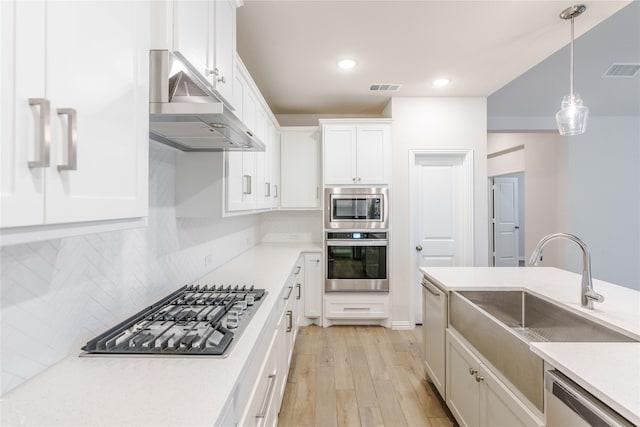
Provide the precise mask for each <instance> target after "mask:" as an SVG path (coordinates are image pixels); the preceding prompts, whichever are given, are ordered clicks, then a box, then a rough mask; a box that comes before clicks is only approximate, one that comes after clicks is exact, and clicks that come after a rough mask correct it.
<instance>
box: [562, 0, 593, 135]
mask: <svg viewBox="0 0 640 427" xmlns="http://www.w3.org/2000/svg"><path fill="white" fill-rule="evenodd" d="M585 10H587V7H586V6H585V5H583V4H577V5H574V6H571V7H569V8H567V9H565V10H563V11H562V12H561V13H560V18H562V19H571V65H570V72H569V85H570V92H569V95H565V96H564V97H563V98H562V103H561V104H560V111H558V112H557V113H556V123H557V124H558V131H560V135H579V134H581V133H584V131H585V130H586V128H587V119H588V118H589V109H588V108H587V107H585V106H584V105H582V99H581V98H580V95H578V94H577V93H573V19H574V18H576V17H577V16H580V14H582V12H584V11H585Z"/></svg>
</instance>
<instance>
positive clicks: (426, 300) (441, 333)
mask: <svg viewBox="0 0 640 427" xmlns="http://www.w3.org/2000/svg"><path fill="white" fill-rule="evenodd" d="M423 286H425V285H423ZM426 286H428V288H426V289H425V288H424V287H423V289H422V307H423V309H422V331H423V345H424V351H423V354H424V363H425V369H426V371H427V374H428V375H429V378H431V381H432V382H433V384H434V385H435V386H436V389H438V391H439V392H440V395H441V396H442V397H443V398H444V397H445V346H446V336H445V335H446V328H447V295H446V294H445V293H444V292H442V291H441V290H440V289H438V288H436V287H435V286H433V285H432V284H430V283H427V284H426Z"/></svg>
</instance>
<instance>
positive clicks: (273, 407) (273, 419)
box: [239, 330, 286, 426]
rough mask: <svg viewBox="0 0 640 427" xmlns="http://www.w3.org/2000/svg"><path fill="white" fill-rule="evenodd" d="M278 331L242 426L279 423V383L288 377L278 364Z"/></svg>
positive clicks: (251, 396)
mask: <svg viewBox="0 0 640 427" xmlns="http://www.w3.org/2000/svg"><path fill="white" fill-rule="evenodd" d="M277 337H278V331H277V330H276V331H274V332H273V335H272V338H271V342H270V343H269V347H268V349H267V351H266V353H265V354H264V362H263V364H262V367H261V369H260V372H259V373H258V376H257V381H256V383H255V386H254V388H253V390H252V393H251V395H250V397H249V400H248V403H247V407H246V410H245V412H244V415H243V416H242V417H241V419H240V424H239V425H241V426H275V425H276V424H277V423H278V411H279V409H280V406H279V402H280V397H279V395H278V394H279V393H277V391H278V390H277V389H278V387H277V386H278V383H279V382H281V378H282V377H284V376H285V375H286V373H285V372H282V371H281V370H280V368H282V366H281V365H279V363H278V341H277Z"/></svg>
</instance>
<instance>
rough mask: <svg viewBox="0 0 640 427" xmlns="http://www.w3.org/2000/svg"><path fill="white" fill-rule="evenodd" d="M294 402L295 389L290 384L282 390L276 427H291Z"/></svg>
mask: <svg viewBox="0 0 640 427" xmlns="http://www.w3.org/2000/svg"><path fill="white" fill-rule="evenodd" d="M295 400H296V387H295V386H292V385H291V384H287V386H286V387H285V389H284V396H282V406H280V413H279V414H278V426H281V427H287V426H291V425H293V423H292V415H293V408H294V404H295Z"/></svg>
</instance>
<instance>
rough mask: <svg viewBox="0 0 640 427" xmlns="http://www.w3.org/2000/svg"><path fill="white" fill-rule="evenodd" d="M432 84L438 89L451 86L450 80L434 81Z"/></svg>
mask: <svg viewBox="0 0 640 427" xmlns="http://www.w3.org/2000/svg"><path fill="white" fill-rule="evenodd" d="M431 84H432V85H434V86H438V87H442V86H446V85H448V84H449V79H438V80H434V81H433V82H432V83H431Z"/></svg>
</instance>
